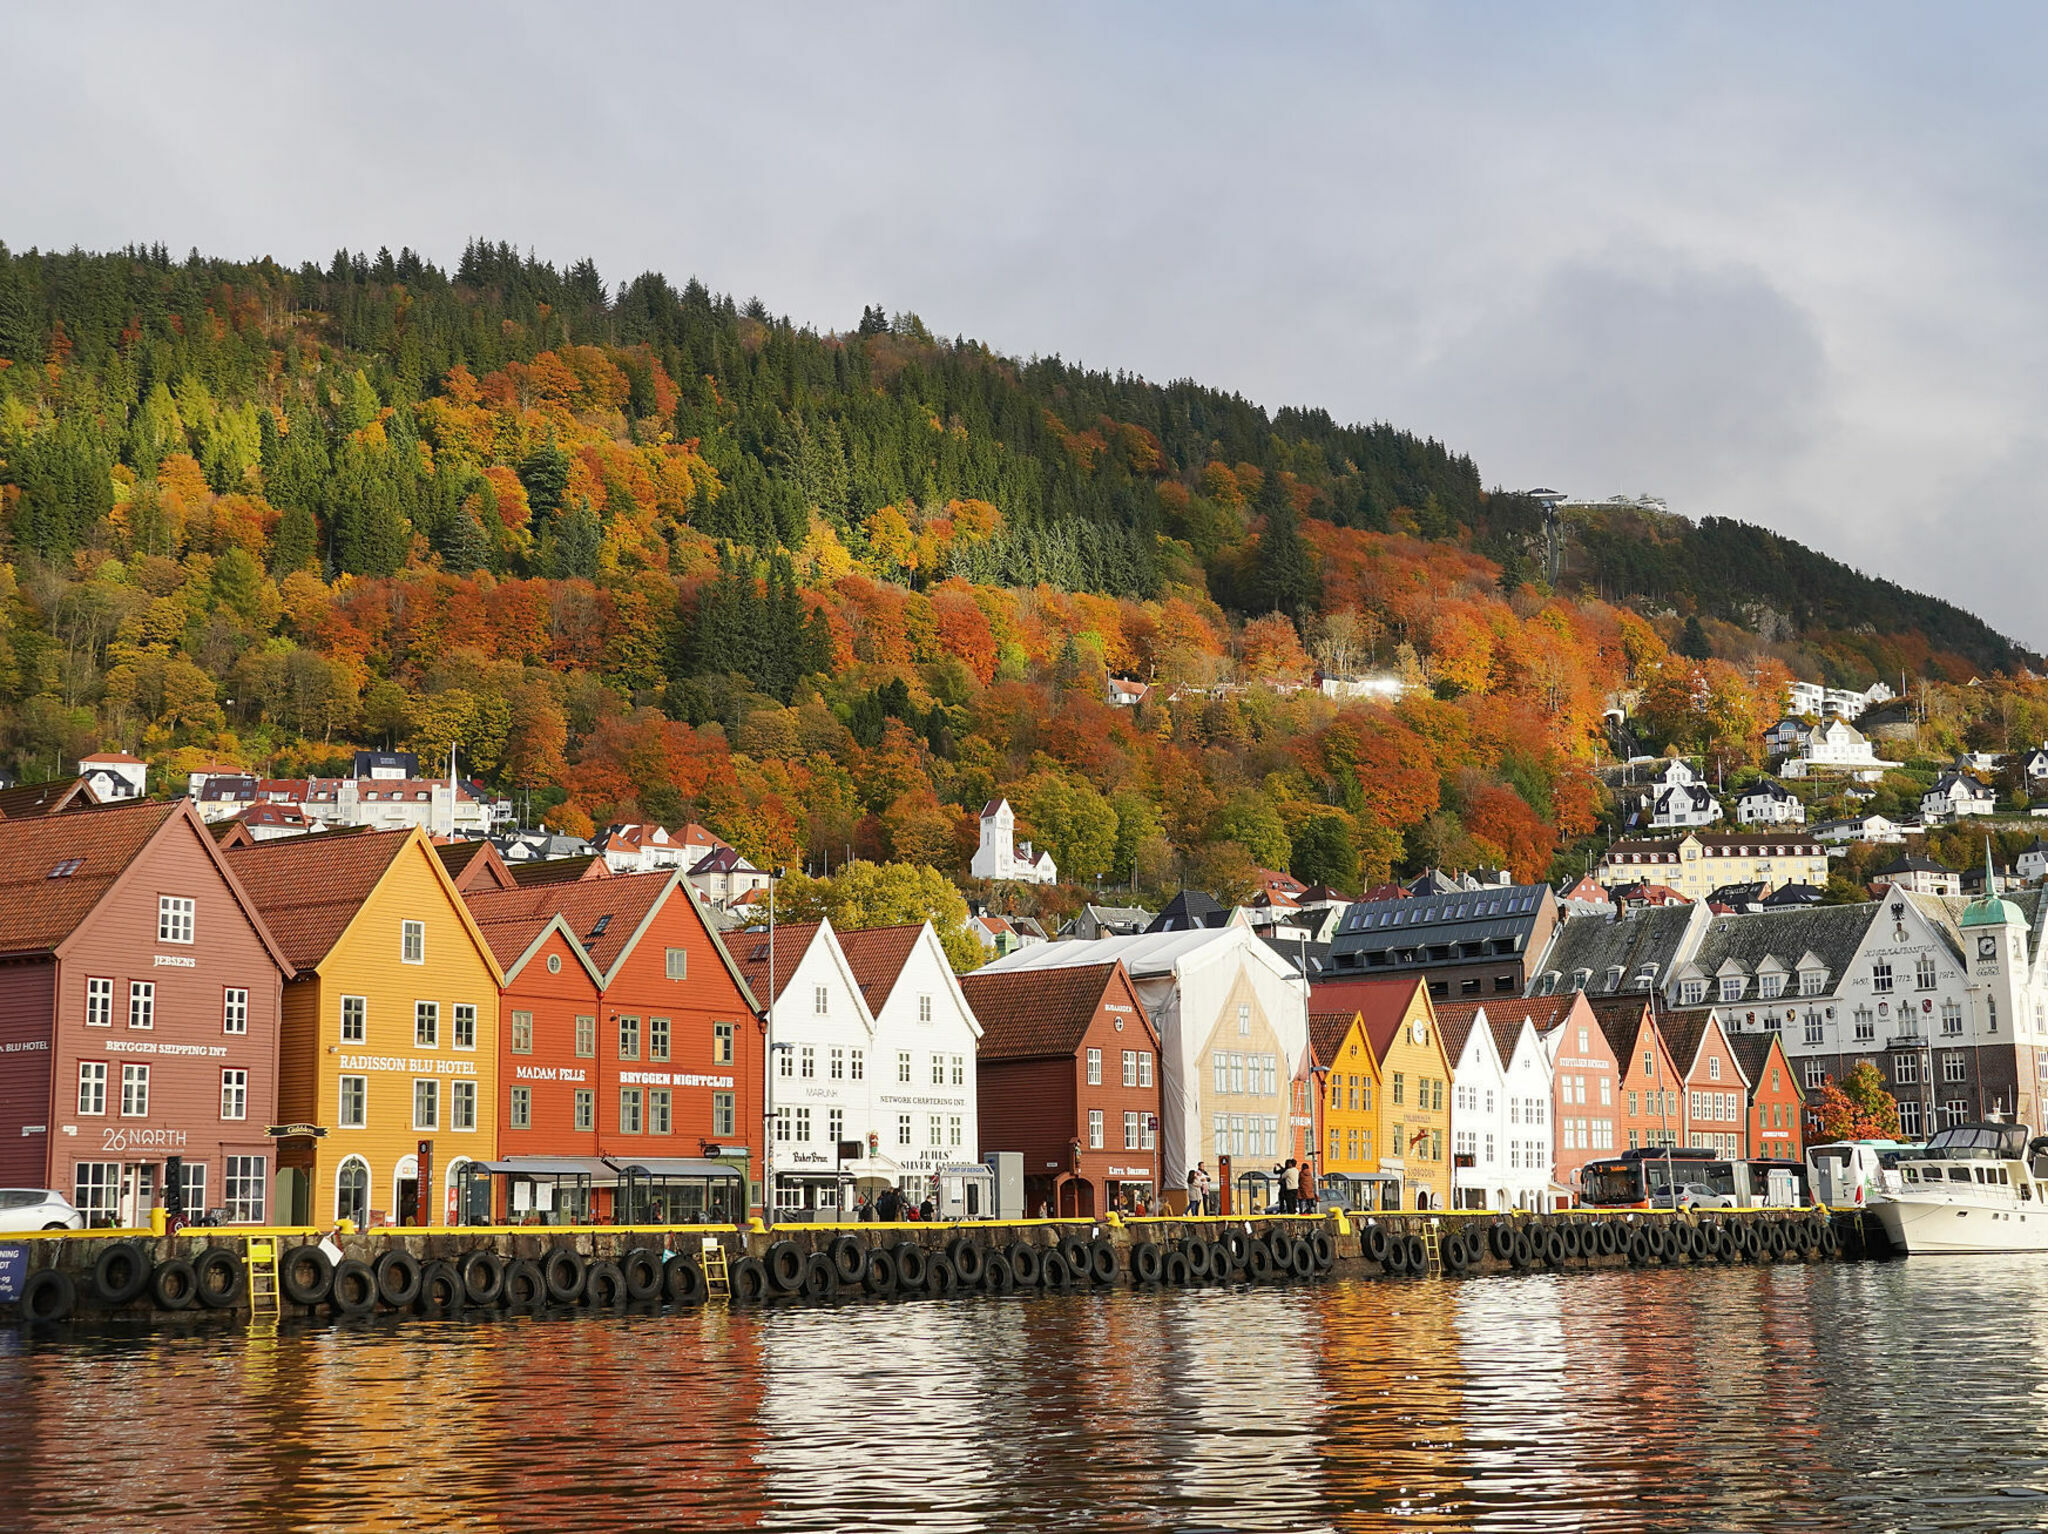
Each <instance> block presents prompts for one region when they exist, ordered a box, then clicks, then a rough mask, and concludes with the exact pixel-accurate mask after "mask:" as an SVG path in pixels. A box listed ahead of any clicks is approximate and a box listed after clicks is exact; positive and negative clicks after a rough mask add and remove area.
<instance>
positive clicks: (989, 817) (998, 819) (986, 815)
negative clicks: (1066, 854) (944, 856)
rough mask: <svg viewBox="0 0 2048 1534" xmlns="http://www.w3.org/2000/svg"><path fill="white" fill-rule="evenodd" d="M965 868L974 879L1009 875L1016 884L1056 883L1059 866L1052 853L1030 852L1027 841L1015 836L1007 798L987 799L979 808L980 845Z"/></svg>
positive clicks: (1014, 825)
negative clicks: (1021, 840) (1033, 853)
mask: <svg viewBox="0 0 2048 1534" xmlns="http://www.w3.org/2000/svg"><path fill="white" fill-rule="evenodd" d="M968 872H970V873H971V874H973V875H974V877H975V878H977V879H1011V880H1014V881H1016V882H1017V883H1019V884H1057V883H1059V870H1058V869H1057V868H1055V867H1054V866H1053V861H1052V854H1051V853H1050V852H1041V853H1039V854H1038V855H1037V856H1035V857H1034V856H1033V855H1032V850H1031V843H1029V842H1021V843H1020V842H1019V841H1018V840H1017V816H1016V813H1015V811H1013V810H1012V809H1011V808H1010V801H1009V800H1007V799H991V800H989V802H988V803H987V804H985V805H983V806H982V808H981V845H980V846H979V847H977V848H975V850H974V861H973V862H972V863H970V864H969V865H968Z"/></svg>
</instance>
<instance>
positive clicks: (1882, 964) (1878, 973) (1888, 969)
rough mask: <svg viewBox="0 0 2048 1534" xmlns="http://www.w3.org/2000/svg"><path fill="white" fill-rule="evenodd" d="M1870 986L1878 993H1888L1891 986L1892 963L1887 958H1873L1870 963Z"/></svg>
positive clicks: (1882, 994) (1881, 994)
mask: <svg viewBox="0 0 2048 1534" xmlns="http://www.w3.org/2000/svg"><path fill="white" fill-rule="evenodd" d="M1870 988H1871V990H1873V991H1875V992H1876V993H1877V994H1878V995H1880V996H1884V995H1887V994H1889V993H1890V991H1891V988H1892V965H1891V960H1889V959H1873V960H1871V963H1870Z"/></svg>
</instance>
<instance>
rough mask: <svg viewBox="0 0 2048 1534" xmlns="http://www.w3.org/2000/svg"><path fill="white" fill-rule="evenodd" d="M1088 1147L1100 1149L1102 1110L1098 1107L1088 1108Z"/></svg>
mask: <svg viewBox="0 0 2048 1534" xmlns="http://www.w3.org/2000/svg"><path fill="white" fill-rule="evenodd" d="M1088 1148H1089V1149H1090V1150H1101V1149H1102V1110H1101V1109H1100V1108H1090V1109H1089V1110H1088Z"/></svg>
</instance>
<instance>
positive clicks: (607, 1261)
mask: <svg viewBox="0 0 2048 1534" xmlns="http://www.w3.org/2000/svg"><path fill="white" fill-rule="evenodd" d="M583 1303H584V1304H586V1305H588V1306H589V1307H590V1308H591V1309H593V1310H614V1309H616V1308H617V1307H619V1306H621V1305H623V1304H625V1303H626V1274H625V1271H624V1270H623V1269H621V1268H620V1267H619V1265H618V1264H617V1263H616V1262H614V1261H612V1259H611V1258H609V1257H600V1258H598V1259H597V1261H596V1262H593V1263H592V1264H591V1265H590V1271H589V1272H588V1273H587V1274H585V1275H584V1279H583Z"/></svg>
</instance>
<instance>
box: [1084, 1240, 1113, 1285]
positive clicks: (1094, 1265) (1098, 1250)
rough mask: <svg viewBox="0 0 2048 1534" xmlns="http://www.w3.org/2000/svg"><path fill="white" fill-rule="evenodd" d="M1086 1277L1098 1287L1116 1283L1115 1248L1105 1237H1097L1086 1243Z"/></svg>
mask: <svg viewBox="0 0 2048 1534" xmlns="http://www.w3.org/2000/svg"><path fill="white" fill-rule="evenodd" d="M1088 1276H1089V1277H1090V1278H1092V1279H1093V1280H1094V1281H1095V1282H1096V1283H1097V1284H1098V1285H1100V1284H1113V1283H1115V1282H1116V1248H1115V1247H1113V1246H1111V1245H1110V1244H1109V1238H1108V1237H1107V1236H1097V1237H1096V1238H1095V1239H1094V1240H1093V1241H1091V1242H1089V1243H1088Z"/></svg>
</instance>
